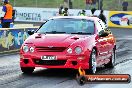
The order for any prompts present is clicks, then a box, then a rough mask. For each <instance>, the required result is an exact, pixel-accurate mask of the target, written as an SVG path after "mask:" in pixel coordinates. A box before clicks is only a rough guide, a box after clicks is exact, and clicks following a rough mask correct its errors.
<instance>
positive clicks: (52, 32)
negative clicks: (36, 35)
mask: <svg viewBox="0 0 132 88" xmlns="http://www.w3.org/2000/svg"><path fill="white" fill-rule="evenodd" d="M45 33H51V34H57V33H59V34H63V33H66V32H60V31H51V32H45Z"/></svg>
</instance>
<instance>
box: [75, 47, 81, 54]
mask: <svg viewBox="0 0 132 88" xmlns="http://www.w3.org/2000/svg"><path fill="white" fill-rule="evenodd" d="M75 52H76V53H77V54H80V53H81V52H82V48H81V47H79V46H78V47H76V48H75Z"/></svg>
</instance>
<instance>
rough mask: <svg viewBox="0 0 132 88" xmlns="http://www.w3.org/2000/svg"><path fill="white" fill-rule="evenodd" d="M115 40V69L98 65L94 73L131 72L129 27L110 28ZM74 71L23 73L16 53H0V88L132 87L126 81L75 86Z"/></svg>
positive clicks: (131, 56)
mask: <svg viewBox="0 0 132 88" xmlns="http://www.w3.org/2000/svg"><path fill="white" fill-rule="evenodd" d="M111 30H112V32H113V34H114V35H115V37H116V39H117V51H116V52H117V58H116V66H115V68H114V69H106V68H103V67H100V68H98V69H97V74H130V75H132V29H120V28H111ZM75 75H76V74H75V71H73V70H51V69H36V71H35V72H34V73H33V74H32V75H24V74H22V72H21V71H20V67H19V54H10V55H3V56H2V55H1V56H0V88H132V83H129V84H112V83H109V84H104V83H101V84H91V83H90V84H85V85H83V86H80V85H78V83H77V82H76V80H75Z"/></svg>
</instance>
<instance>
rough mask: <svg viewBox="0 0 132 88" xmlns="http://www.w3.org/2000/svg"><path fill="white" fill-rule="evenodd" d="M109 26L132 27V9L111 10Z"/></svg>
mask: <svg viewBox="0 0 132 88" xmlns="http://www.w3.org/2000/svg"><path fill="white" fill-rule="evenodd" d="M108 26H109V27H122V28H132V11H127V12H125V11H110V12H109V23H108Z"/></svg>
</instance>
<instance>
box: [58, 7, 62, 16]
mask: <svg viewBox="0 0 132 88" xmlns="http://www.w3.org/2000/svg"><path fill="white" fill-rule="evenodd" d="M62 10H63V6H62V5H61V6H60V8H59V15H60V16H62V15H63V11H62Z"/></svg>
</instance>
